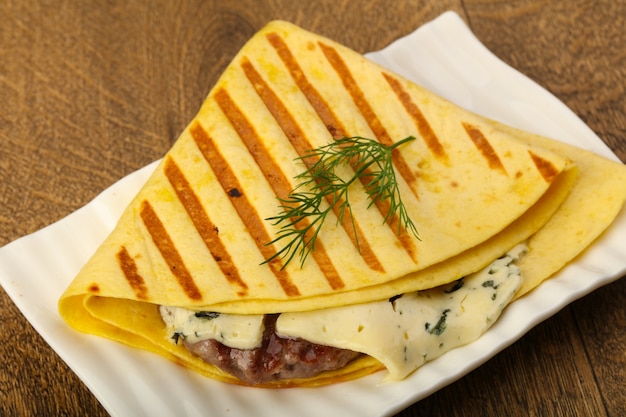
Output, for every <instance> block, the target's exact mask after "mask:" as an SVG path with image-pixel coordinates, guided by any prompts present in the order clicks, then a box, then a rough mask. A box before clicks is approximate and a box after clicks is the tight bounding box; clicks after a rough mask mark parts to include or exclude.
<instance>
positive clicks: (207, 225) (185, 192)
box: [165, 157, 248, 297]
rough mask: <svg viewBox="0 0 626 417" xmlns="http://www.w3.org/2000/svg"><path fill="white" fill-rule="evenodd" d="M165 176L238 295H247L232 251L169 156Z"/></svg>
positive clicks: (246, 288) (246, 286)
mask: <svg viewBox="0 0 626 417" xmlns="http://www.w3.org/2000/svg"><path fill="white" fill-rule="evenodd" d="M165 176H166V177H167V179H168V180H169V182H170V184H172V187H173V188H174V190H175V191H176V195H177V196H178V199H179V200H180V202H181V203H182V205H183V207H184V208H185V211H187V214H188V215H189V218H191V221H192V222H193V224H194V226H195V228H196V230H197V232H198V234H199V235H200V237H201V238H202V240H203V241H204V243H205V245H206V247H207V249H208V250H209V252H211V255H212V256H213V259H215V262H216V263H217V265H218V267H219V268H220V270H221V271H222V273H223V274H224V276H225V277H226V279H227V280H228V282H229V283H230V284H231V285H233V286H236V287H238V288H237V290H236V293H237V295H239V296H240V297H243V296H245V295H246V294H247V293H248V285H247V284H246V283H245V282H244V281H243V279H242V278H241V276H240V275H239V271H238V270H237V266H236V265H235V264H234V263H233V260H232V258H231V256H230V253H228V250H227V249H226V247H225V246H224V244H223V243H222V240H221V239H220V237H219V235H218V231H217V230H218V229H217V227H216V226H215V224H214V223H213V222H212V221H211V219H210V218H209V215H208V214H207V212H206V211H205V210H204V207H203V206H202V203H200V199H199V198H198V196H197V195H196V193H195V192H194V190H193V189H192V188H191V185H190V184H189V181H187V178H185V175H184V174H183V173H182V171H181V170H180V168H179V167H178V165H177V164H176V162H174V160H173V159H172V158H171V157H168V158H167V160H166V161H165Z"/></svg>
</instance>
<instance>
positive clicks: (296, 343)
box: [184, 315, 360, 385]
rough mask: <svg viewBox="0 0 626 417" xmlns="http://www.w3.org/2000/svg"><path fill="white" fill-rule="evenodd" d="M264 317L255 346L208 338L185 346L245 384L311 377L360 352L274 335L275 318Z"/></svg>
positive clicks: (331, 368) (344, 361)
mask: <svg viewBox="0 0 626 417" xmlns="http://www.w3.org/2000/svg"><path fill="white" fill-rule="evenodd" d="M277 317H278V315H268V316H266V318H265V331H264V333H263V342H262V345H261V346H260V347H258V348H255V349H236V348H231V347H228V346H225V345H223V344H222V343H220V342H218V341H216V340H213V339H209V340H202V341H199V342H195V343H189V342H184V343H185V347H186V348H187V349H188V350H189V351H190V352H191V353H193V354H194V355H197V356H199V357H200V358H202V360H204V361H205V362H208V363H210V364H212V365H215V366H217V367H219V368H220V369H222V370H223V371H225V372H228V373H229V374H231V375H233V376H235V377H237V378H238V379H240V380H241V381H242V382H244V383H246V384H248V385H258V384H261V383H264V382H271V381H278V380H285V379H295V378H311V377H314V376H316V375H318V374H319V373H321V372H324V371H331V370H335V369H340V368H343V367H344V366H346V364H348V362H350V361H351V360H353V359H355V358H356V357H357V356H359V355H360V353H358V352H354V351H351V350H347V349H339V348H334V347H330V346H323V345H317V344H315V343H311V342H308V341H306V340H304V339H300V338H286V337H281V336H279V335H277V334H276V327H275V324H276V318H277Z"/></svg>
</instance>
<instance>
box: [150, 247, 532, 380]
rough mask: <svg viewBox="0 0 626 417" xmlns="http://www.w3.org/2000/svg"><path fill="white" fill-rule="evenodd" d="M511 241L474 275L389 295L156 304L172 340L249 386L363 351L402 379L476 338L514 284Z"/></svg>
mask: <svg viewBox="0 0 626 417" xmlns="http://www.w3.org/2000/svg"><path fill="white" fill-rule="evenodd" d="M527 251H528V248H527V246H526V245H525V244H520V245H517V246H516V247H515V248H513V249H512V250H511V251H509V252H508V253H507V254H506V255H504V256H503V257H501V258H499V259H497V260H495V261H494V262H492V263H491V264H490V265H489V266H487V267H486V268H484V269H483V270H481V271H478V272H476V273H474V274H471V275H468V276H466V277H464V278H461V279H459V280H457V281H455V282H452V283H450V284H447V285H443V286H440V287H436V288H432V289H429V290H424V291H418V292H414V293H408V294H403V295H399V296H397V297H393V298H391V299H389V300H384V301H379V302H373V303H366V304H359V305H353V306H345V307H335V308H329V309H324V310H319V311H311V312H303V313H283V314H268V315H233V314H221V313H217V312H206V311H192V310H187V309H184V308H179V307H168V306H161V307H160V308H159V311H160V314H161V317H162V319H163V321H164V322H165V324H166V327H167V334H168V335H169V337H170V338H171V341H172V342H173V343H176V344H178V343H183V344H184V346H185V347H186V348H187V349H188V350H189V351H190V352H191V353H192V354H194V355H197V356H199V357H200V358H202V359H203V360H204V361H206V362H208V363H210V364H212V365H214V366H217V367H219V368H220V369H222V370H224V371H225V372H228V373H230V374H231V375H233V376H235V377H237V378H238V379H240V380H241V381H242V382H243V383H245V384H248V385H258V384H261V383H264V382H270V381H276V380H287V379H296V378H311V377H314V376H316V375H318V374H320V373H322V372H325V371H331V370H335V369H340V368H342V367H344V366H345V365H346V364H348V363H349V362H350V361H352V360H354V359H355V358H357V357H359V356H360V355H362V354H367V355H370V356H372V357H374V358H376V359H377V360H378V361H380V362H381V363H382V364H383V365H384V366H385V367H386V368H387V370H388V371H389V376H388V378H389V379H401V378H404V377H406V376H407V375H408V374H410V373H411V372H412V371H414V370H415V369H417V368H418V367H420V366H421V365H422V364H423V363H425V362H426V361H429V360H432V359H434V358H436V357H438V356H440V355H442V354H443V353H445V352H447V351H448V350H450V349H453V348H455V347H458V346H462V345H464V344H467V343H470V342H472V341H474V340H476V339H477V338H478V337H479V336H480V335H481V334H482V333H484V332H485V331H486V330H487V328H489V326H490V325H491V324H492V323H493V322H494V321H495V320H496V319H497V318H498V317H499V315H500V313H501V312H502V310H503V309H504V307H505V306H506V305H507V304H508V303H509V301H510V300H511V299H512V298H513V296H514V295H515V292H516V291H517V289H518V288H519V287H520V285H521V282H522V277H521V275H520V271H519V268H518V267H517V265H516V262H517V261H518V260H519V259H520V257H521V256H523V255H524V254H525V253H526V252H527Z"/></svg>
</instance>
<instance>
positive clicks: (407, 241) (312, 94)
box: [267, 33, 417, 261]
mask: <svg viewBox="0 0 626 417" xmlns="http://www.w3.org/2000/svg"><path fill="white" fill-rule="evenodd" d="M267 39H268V40H269V42H270V43H271V44H272V46H273V47H274V49H275V50H276V52H277V53H278V55H279V57H280V59H281V60H282V61H283V63H284V64H285V66H286V67H287V69H288V70H289V73H290V74H291V77H292V78H293V80H294V82H295V83H296V85H297V86H298V88H299V89H300V91H302V93H303V94H304V96H305V97H306V98H307V100H308V101H309V103H310V104H311V106H313V108H314V109H315V112H316V113H317V115H318V116H319V117H320V119H321V120H322V122H324V124H325V125H326V127H327V128H328V130H329V132H330V133H331V135H333V137H335V138H340V137H345V136H348V133H347V132H346V130H345V128H344V127H343V125H342V123H341V122H340V121H339V119H338V118H337V116H336V115H335V113H334V112H333V111H332V109H331V108H330V106H329V105H328V103H327V102H326V100H325V99H324V97H323V96H322V95H321V94H320V93H319V91H317V89H316V88H315V87H314V86H313V85H312V84H311V83H310V82H309V80H308V79H307V78H306V75H304V72H303V71H302V69H301V68H300V65H298V62H297V60H296V59H295V57H294V56H293V54H292V53H291V51H290V50H289V47H288V46H287V44H286V43H285V41H284V40H283V39H282V38H281V37H280V36H279V35H278V34H276V33H269V34H268V35H267ZM336 131H339V132H341V134H340V135H336V134H335V132H336ZM395 155H396V154H395V153H394V158H395ZM361 182H362V183H363V185H365V186H366V185H367V184H366V182H365V181H361ZM375 205H376V208H377V209H378V210H379V211H380V213H381V214H382V215H383V216H384V215H385V213H387V212H388V211H389V204H385V202H384V201H380V200H379V201H376V202H375ZM387 224H388V225H389V227H390V228H391V229H392V230H401V231H402V233H400V234H399V236H397V237H398V239H399V241H400V244H401V245H402V247H403V248H404V250H405V251H406V252H407V254H408V255H409V256H410V257H411V259H412V260H413V261H416V260H417V256H416V251H415V244H414V242H413V240H412V239H411V237H410V236H409V235H408V233H406V231H405V230H404V228H403V227H401V226H400V224H399V222H398V219H397V217H396V216H393V217H392V218H391V219H389V220H388V221H387Z"/></svg>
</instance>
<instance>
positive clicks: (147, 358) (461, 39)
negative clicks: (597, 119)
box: [0, 12, 626, 417]
mask: <svg viewBox="0 0 626 417" xmlns="http://www.w3.org/2000/svg"><path fill="white" fill-rule="evenodd" d="M367 56H368V57H369V58H370V59H372V60H374V61H376V62H378V63H380V64H382V65H383V66H386V67H387V68H389V69H391V70H393V71H395V72H397V73H399V74H401V75H403V76H405V77H407V78H409V79H411V80H413V81H415V82H417V83H419V84H421V85H423V86H425V87H426V88H428V89H430V90H431V91H433V92H435V93H437V94H439V95H441V96H443V97H445V98H447V99H448V100H450V101H452V102H455V103H457V104H459V105H461V106H463V107H465V108H467V109H469V110H471V111H474V112H476V113H479V114H482V115H484V116H487V117H490V118H492V119H496V120H499V121H501V122H504V123H507V124H510V125H512V126H515V127H518V128H521V129H525V130H528V131H532V132H535V133H538V134H542V135H544V136H548V137H552V138H557V139H558V138H562V140H566V141H567V142H568V143H570V144H572V145H575V146H578V147H581V148H584V149H587V150H590V151H592V152H595V153H597V154H600V155H602V156H604V157H607V158H609V159H613V160H617V161H619V159H618V158H617V157H616V156H615V155H614V154H613V153H612V152H611V150H610V149H609V148H608V147H607V146H606V145H605V144H604V142H602V140H601V139H600V138H598V137H597V136H596V135H595V134H594V133H593V132H592V131H591V130H590V129H589V128H588V127H587V126H586V125H585V124H584V123H583V122H582V121H581V120H580V119H579V118H578V117H576V115H575V114H574V113H573V112H571V111H570V110H569V109H568V108H567V107H566V106H565V105H563V103H561V102H560V101H559V100H557V99H556V98H555V97H554V96H552V95H551V94H550V93H548V92H547V91H546V90H545V89H543V88H542V87H540V86H539V85H537V84H536V83H534V82H533V81H531V80H529V79H528V78H527V77H525V76H524V75H522V74H520V73H519V72H517V71H516V70H515V69H513V68H511V67H509V66H507V65H506V64H504V63H503V62H502V61H500V60H499V59H498V58H497V57H495V56H494V55H493V54H491V53H490V52H489V51H488V50H487V49H486V48H485V47H484V46H483V45H482V44H481V43H480V42H479V41H478V39H476V37H475V36H474V35H473V34H472V33H471V31H470V30H469V28H468V27H467V26H466V25H465V23H464V22H463V20H462V19H461V18H460V17H459V16H458V15H457V14H455V13H453V12H447V13H444V14H443V15H441V16H440V17H438V18H437V19H435V20H434V21H432V22H430V23H428V24H426V25H424V26H422V27H420V28H419V29H417V30H416V31H415V32H413V33H411V34H409V35H408V36H405V37H403V38H401V39H399V40H397V41H395V42H394V43H392V44H391V45H389V46H388V47H387V48H385V49H383V50H381V51H378V52H374V53H371V54H368V55H367ZM155 166H156V162H154V163H152V164H150V165H148V166H146V167H144V168H142V169H140V170H138V171H136V172H134V173H132V174H130V175H128V176H127V177H124V178H122V179H121V180H120V181H118V182H117V183H115V184H114V185H113V186H111V187H110V188H108V189H106V190H105V191H103V192H102V193H101V194H100V195H99V196H98V197H96V198H95V199H94V200H93V201H91V202H90V203H89V204H87V205H86V206H85V207H83V208H81V209H79V210H77V211H76V212H74V213H72V214H71V215H69V216H67V217H66V218H64V219H62V220H60V221H58V222H57V223H54V224H52V225H51V226H48V227H46V228H44V229H42V230H40V231H38V232H36V233H33V234H31V235H29V236H25V237H23V238H20V239H18V240H16V241H14V242H12V243H10V244H8V245H6V246H5V247H3V248H1V249H0V283H1V284H2V286H3V288H4V289H5V291H6V292H7V293H8V294H9V296H10V297H11V298H12V300H13V301H14V302H15V304H16V305H17V306H18V308H19V309H20V310H21V311H22V313H23V314H24V316H25V317H26V318H27V319H28V320H29V321H30V322H31V323H32V325H33V326H34V328H35V329H36V330H37V331H38V332H39V333H40V334H41V335H42V336H43V338H44V339H45V340H46V341H47V342H48V343H49V344H50V346H52V348H53V349H54V350H55V351H56V352H57V353H58V354H59V355H60V356H61V358H62V359H63V360H64V361H65V362H67V364H68V365H69V366H70V367H71V368H72V370H74V372H76V374H77V375H78V376H79V377H80V378H81V379H82V380H83V381H84V382H85V384H86V385H87V386H88V387H89V389H90V390H91V391H92V392H93V393H94V395H95V396H96V397H97V398H98V400H99V401H100V402H101V403H102V405H103V406H104V408H105V409H106V410H107V411H108V412H109V413H110V414H111V415H112V416H131V415H132V416H136V417H139V416H176V417H180V416H208V415H210V416H224V415H233V416H235V415H246V416H272V417H283V416H285V417H287V416H288V417H291V416H294V415H298V416H300V417H307V416H320V415H333V416H345V415H355V416H386V415H392V414H394V413H396V412H398V411H399V410H401V409H403V408H406V407H408V406H409V405H410V404H412V403H414V402H416V401H419V400H420V399H422V398H424V397H426V396H428V395H429V394H431V393H433V392H435V391H436V390H438V389H440V388H442V387H444V386H445V385H448V384H450V383H451V382H453V381H455V380H457V379H459V378H461V377H462V376H464V375H466V374H467V373H469V372H470V371H471V370H473V369H475V368H476V367H478V366H479V365H481V364H482V363H484V362H485V361H487V360H488V359H490V358H491V357H493V356H494V355H495V354H497V353H498V352H500V351H501V350H503V349H504V348H505V347H507V346H509V345H510V344H512V343H513V342H515V341H516V340H517V339H519V338H520V337H522V336H523V335H524V334H525V333H526V332H527V331H528V330H529V329H531V328H532V327H533V326H535V325H536V324H538V323H539V322H541V321H542V320H545V319H546V318H547V317H549V316H551V315H553V314H554V313H556V312H557V311H559V310H560V309H561V308H563V307H564V306H565V305H567V304H568V303H570V302H572V301H574V300H575V299H577V298H580V297H582V296H584V295H585V294H588V293H589V292H591V291H593V290H594V289H596V288H598V287H600V286H602V285H605V284H608V283H610V282H612V281H614V280H616V279H618V278H620V277H621V276H623V275H624V274H625V273H626V209H622V211H621V212H620V214H619V215H618V217H617V219H616V221H615V223H613V225H612V226H611V228H610V229H609V230H608V231H607V233H605V234H604V235H603V236H602V237H601V239H599V240H598V241H597V242H596V243H595V244H594V245H593V246H592V247H591V248H589V249H588V250H587V251H586V252H585V253H584V254H583V255H582V256H580V257H578V258H577V259H576V262H575V263H572V264H570V265H569V266H567V267H566V268H565V269H563V270H562V271H560V272H559V273H558V275H557V276H556V277H554V278H552V279H550V280H549V281H547V282H545V283H544V284H542V285H541V286H540V287H538V288H537V289H536V290H535V291H533V292H532V293H530V294H529V295H527V296H525V297H523V298H521V299H520V300H518V301H516V302H514V303H513V304H512V305H510V306H509V307H507V308H506V310H505V311H504V313H503V315H502V316H501V317H500V319H499V320H498V321H497V322H496V324H495V325H494V326H492V327H491V328H490V329H489V331H488V332H487V333H485V334H484V335H483V336H482V337H481V338H480V339H478V340H477V341H476V342H474V343H471V344H469V345H466V346H464V347H461V348H458V349H454V350H452V351H450V352H448V353H447V354H445V355H443V356H442V357H440V358H438V359H436V360H434V361H432V362H429V363H427V364H425V365H424V366H423V367H422V368H420V369H418V370H417V371H416V372H415V373H413V374H412V375H411V376H410V377H408V378H407V379H406V380H403V381H401V382H397V383H390V384H380V380H381V378H382V374H381V373H378V374H374V375H370V376H368V377H365V378H362V379H359V380H356V381H351V382H346V383H342V384H337V385H333V386H330V387H322V388H309V389H301V388H298V389H287V390H266V389H259V388H246V387H239V386H232V385H228V384H224V383H220V382H217V381H213V380H210V379H207V378H204V377H202V376H200V375H198V374H196V373H194V372H192V371H188V370H186V369H184V368H182V367H179V366H177V365H175V364H173V363H170V362H169V361H167V360H164V359H163V358H162V357H160V356H158V355H154V354H151V353H147V352H143V351H139V350H135V349H132V348H129V347H126V346H125V345H121V344H118V343H115V342H112V341H109V340H106V339H102V338H99V337H96V336H90V335H84V334H80V333H77V332H76V331H74V330H72V329H70V328H69V327H68V326H67V325H66V324H65V323H64V322H63V320H62V319H61V318H60V317H59V315H58V313H57V300H58V298H59V296H60V295H61V293H62V292H63V291H64V290H65V288H66V287H67V285H69V283H70V282H71V280H72V279H73V277H74V276H75V275H76V273H77V272H78V271H79V269H80V268H81V267H82V265H83V264H84V263H85V262H86V261H87V259H88V258H89V257H90V256H91V254H92V253H93V252H94V251H95V250H96V248H97V247H98V246H99V245H100V243H101V242H102V241H103V240H104V238H105V237H106V235H107V234H108V233H109V232H110V231H111V229H112V228H113V227H114V226H115V224H116V222H117V219H118V218H119V216H120V215H121V213H122V211H123V209H124V208H125V207H126V205H127V204H128V203H129V202H130V200H131V199H132V198H133V197H134V195H135V194H136V193H137V191H138V190H139V188H140V187H141V186H142V185H143V183H144V182H145V180H146V179H147V178H148V176H149V175H150V174H151V172H152V171H153V170H154V168H155Z"/></svg>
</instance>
